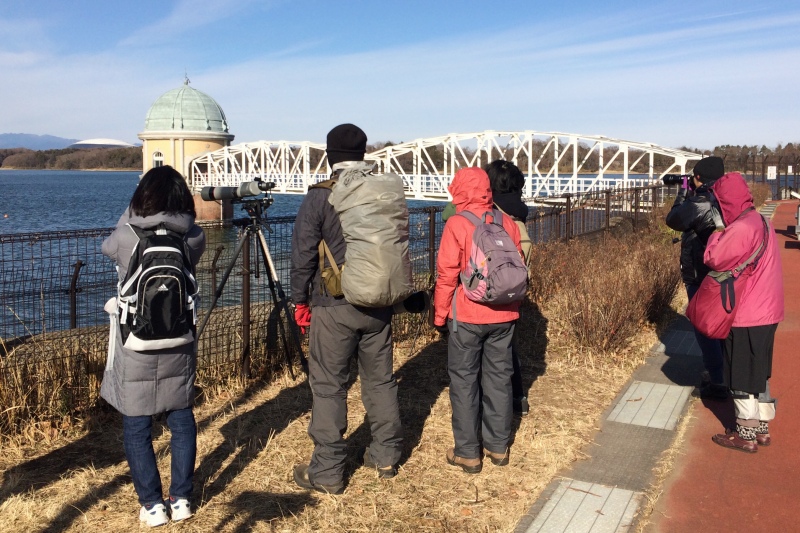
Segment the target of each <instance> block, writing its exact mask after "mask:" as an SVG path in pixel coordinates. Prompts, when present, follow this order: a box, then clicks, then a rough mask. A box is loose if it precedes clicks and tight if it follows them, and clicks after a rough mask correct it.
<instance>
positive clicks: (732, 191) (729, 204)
mask: <svg viewBox="0 0 800 533" xmlns="http://www.w3.org/2000/svg"><path fill="white" fill-rule="evenodd" d="M711 190H712V191H714V196H716V197H717V201H718V202H719V208H720V209H721V210H722V220H723V221H724V222H725V225H726V226H729V225H730V224H731V223H732V222H733V221H734V220H736V217H738V216H739V215H741V214H742V211H744V210H746V209H749V208H751V207H754V205H753V195H752V194H751V193H750V188H749V187H748V186H747V182H746V181H744V178H743V177H742V175H741V174H739V173H738V172H729V173H728V174H725V175H724V176H722V177H721V178H720V179H718V180H717V181H716V182H715V183H714V184H713V185H712V186H711Z"/></svg>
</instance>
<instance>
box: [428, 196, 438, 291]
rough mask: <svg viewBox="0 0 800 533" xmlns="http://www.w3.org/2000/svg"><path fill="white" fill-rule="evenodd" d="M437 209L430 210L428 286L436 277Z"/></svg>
mask: <svg viewBox="0 0 800 533" xmlns="http://www.w3.org/2000/svg"><path fill="white" fill-rule="evenodd" d="M436 212H437V210H436V208H435V207H429V208H428V286H431V285H433V280H434V278H435V277H436Z"/></svg>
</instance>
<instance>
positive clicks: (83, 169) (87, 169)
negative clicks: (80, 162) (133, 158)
mask: <svg viewBox="0 0 800 533" xmlns="http://www.w3.org/2000/svg"><path fill="white" fill-rule="evenodd" d="M2 170H36V171H42V170H51V171H57V172H139V173H141V172H142V169H140V168H69V169H67V168H19V167H0V171H2Z"/></svg>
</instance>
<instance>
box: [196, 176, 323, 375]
mask: <svg viewBox="0 0 800 533" xmlns="http://www.w3.org/2000/svg"><path fill="white" fill-rule="evenodd" d="M272 185H273V186H274V184H272ZM232 201H233V202H234V203H241V204H242V209H244V210H245V211H246V212H247V215H248V217H249V218H242V219H236V220H234V221H233V224H234V225H236V226H239V227H240V228H242V229H241V233H242V235H241V237H240V238H239V243H238V244H237V245H236V250H235V251H234V252H233V258H232V259H231V262H230V264H229V265H228V266H227V268H226V269H225V273H224V274H223V275H222V280H221V281H220V283H219V287H218V288H217V289H216V291H215V292H214V299H213V300H212V301H211V307H209V309H208V312H207V313H206V315H205V316H204V317H203V320H202V321H201V322H200V325H199V326H198V328H197V338H198V339H199V338H200V336H201V335H202V334H203V330H204V329H205V327H206V323H207V322H208V319H209V318H210V317H211V312H212V311H213V310H214V308H215V307H216V305H217V300H219V297H220V296H221V295H222V290H223V289H224V288H225V282H227V281H228V277H229V276H230V274H231V271H232V270H233V267H234V265H235V264H236V259H237V258H238V257H239V254H240V253H241V252H242V249H244V250H245V254H244V258H243V259H244V264H245V271H248V270H249V266H250V265H249V263H250V246H249V243H250V237H251V236H256V237H258V243H259V248H260V250H261V257H262V259H263V261H264V266H265V267H266V268H265V270H266V273H267V283H268V284H269V290H270V293H271V294H272V302H273V304H274V305H275V308H276V310H277V311H278V316H277V320H276V322H277V324H278V331H279V334H280V336H281V341H282V342H283V351H284V355H285V356H286V366H287V367H288V368H289V374H290V375H291V376H292V379H294V377H295V376H294V369H293V368H292V354H291V351H290V348H289V343H287V342H286V341H287V338H286V327H285V326H284V323H283V320H281V318H280V314H281V313H285V316H286V322H287V323H288V325H289V329H290V330H291V335H292V340H293V341H294V345H295V346H297V353H298V356H299V358H300V365H301V366H302V368H303V371H304V372H305V373H306V375H308V361H307V360H306V357H305V355H304V354H303V349H302V348H301V344H300V334H299V333H298V329H297V324H296V323H295V321H294V315H293V313H292V312H291V309H290V308H289V302H288V300H287V298H286V294H285V293H284V292H283V288H282V287H281V282H280V280H279V279H278V274H277V272H276V271H275V263H273V262H272V256H271V255H270V253H269V247H268V246H267V241H266V239H265V238H264V233H263V229H262V226H264V227H266V228H267V231H272V230H271V229H270V227H269V225H268V224H267V222H266V217H265V212H266V210H267V208H268V207H269V206H270V205H272V201H273V200H272V197H271V196H270V195H269V192H267V194H266V196H265V197H264V198H258V199H247V200H245V199H234V200H232ZM245 244H248V246H247V247H245ZM257 267H258V263H256V277H259V274H258V268H257ZM243 279H244V281H243V282H242V283H243V287H242V289H243V292H244V293H245V294H248V293H249V288H250V276H249V272H246V273H245V276H244V278H243ZM242 323H243V324H244V325H249V323H250V306H249V305H245V302H242ZM242 341H243V343H244V348H243V351H242V359H241V360H242V362H243V363H244V368H245V369H246V368H248V366H249V365H248V364H247V362H248V360H249V357H250V335H249V328H247V327H246V328H245V335H243V338H242ZM245 377H248V376H245Z"/></svg>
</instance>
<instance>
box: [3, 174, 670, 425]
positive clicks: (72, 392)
mask: <svg viewBox="0 0 800 533" xmlns="http://www.w3.org/2000/svg"><path fill="white" fill-rule="evenodd" d="M663 191H664V189H663V187H660V186H655V187H646V188H640V187H628V188H617V189H612V190H607V191H600V192H595V193H591V194H584V195H565V196H562V197H560V198H552V199H550V200H549V202H548V203H547V204H543V203H540V204H537V205H535V206H534V207H533V208H532V209H531V214H530V216H529V218H528V220H527V228H528V233H529V235H530V236H531V239H532V240H533V242H534V243H542V242H546V241H551V240H554V239H567V240H568V239H571V238H573V237H576V236H579V235H582V234H588V233H591V232H597V231H603V230H608V229H609V228H610V227H612V226H613V225H614V224H615V223H616V222H618V221H619V220H621V219H627V220H631V221H632V223H633V225H636V224H638V223H642V221H643V220H644V218H645V217H646V216H648V213H649V211H650V209H651V207H652V206H653V205H659V204H660V203H661V202H662V201H663V198H664V192H663ZM441 210H442V207H425V208H415V209H411V210H410V214H409V216H410V220H409V229H410V250H411V258H412V270H413V276H414V281H415V284H416V286H417V287H418V288H420V289H424V288H429V287H430V286H431V284H432V282H433V275H434V273H435V270H436V251H437V250H438V249H439V239H440V237H441V233H442V228H443V226H444V224H443V222H442V220H441V215H440V212H441ZM293 223H294V217H274V218H271V219H270V226H271V228H272V231H271V232H264V235H265V238H266V240H267V244H268V247H269V249H270V252H271V255H272V259H273V261H274V264H275V268H276V271H277V274H278V277H279V280H280V282H281V284H282V285H283V287H284V288H285V289H286V291H287V292H289V286H290V283H289V271H290V256H291V234H292V230H293ZM204 229H205V233H206V238H207V246H206V252H205V254H204V255H203V257H202V258H201V261H200V263H199V265H198V268H197V279H198V281H199V284H200V288H201V303H200V314H201V317H202V316H203V314H204V313H205V312H207V309H208V304H209V303H210V301H211V296H212V293H213V291H214V288H215V287H217V286H218V284H219V281H220V279H221V276H222V273H223V272H224V271H225V268H226V267H227V266H228V265H229V264H230V263H231V261H232V260H233V251H234V248H235V245H236V243H237V242H238V234H237V229H236V227H234V226H232V225H230V224H224V223H216V224H205V225H204ZM111 231H112V228H100V229H88V230H80V231H66V232H43V233H24V234H12V235H0V405H3V406H4V407H5V410H2V411H0V432H6V431H9V430H11V429H12V428H13V427H15V426H16V424H17V423H18V422H19V421H21V420H30V419H36V418H37V417H55V416H61V415H63V414H68V413H79V412H81V411H82V410H84V409H87V408H89V407H91V406H93V405H95V404H96V403H97V401H98V394H99V386H100V381H101V379H102V374H103V369H104V367H105V361H106V355H107V339H108V324H109V321H108V315H106V314H105V312H104V311H103V304H104V303H105V301H106V300H107V299H108V298H110V297H112V296H114V295H115V294H116V281H117V274H116V271H115V269H114V265H113V263H112V262H111V261H110V260H109V259H108V258H106V257H104V256H103V255H102V253H101V244H102V241H103V239H104V238H105V237H107V236H108V235H109V234H110V233H111ZM245 249H246V250H247V247H246V248H245ZM248 255H249V258H250V260H249V261H247V257H246V256H248ZM232 273H233V275H232V276H231V277H230V278H229V280H228V282H227V284H226V287H225V290H224V291H223V293H222V296H221V298H220V300H219V301H218V304H217V307H216V309H215V311H214V312H213V314H212V316H211V317H210V319H209V321H208V324H207V326H206V329H205V331H204V332H203V336H202V337H201V338H200V340H199V344H198V373H199V383H200V384H208V383H211V382H214V381H216V380H221V379H229V378H234V377H239V376H269V375H270V374H271V373H272V372H274V371H275V369H276V368H279V367H281V366H282V365H283V364H284V356H285V352H284V349H285V348H289V349H290V350H294V349H296V348H297V347H296V346H294V345H293V343H292V341H291V339H288V340H286V339H283V338H282V337H281V335H280V329H281V328H280V327H279V325H280V324H281V322H283V324H284V326H285V325H286V324H285V320H286V317H283V316H279V315H278V313H276V311H275V306H274V305H273V302H272V297H271V293H270V291H269V289H268V287H267V283H266V279H265V271H264V267H263V265H262V264H260V259H259V255H258V253H257V249H253V250H249V254H246V253H242V254H241V255H240V257H239V258H238V260H237V262H236V264H235V265H234V267H233V269H232ZM245 280H247V283H246V282H245ZM245 302H249V305H245V306H243V303H245ZM244 307H246V308H247V309H249V310H250V312H249V316H248V314H247V313H243V310H244ZM425 320H426V319H425V317H424V316H420V315H407V314H406V315H399V316H397V317H395V319H394V331H395V338H396V340H402V339H405V338H409V337H410V336H413V335H416V334H418V333H419V331H420V328H422V327H426V326H425V325H424V324H425Z"/></svg>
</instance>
